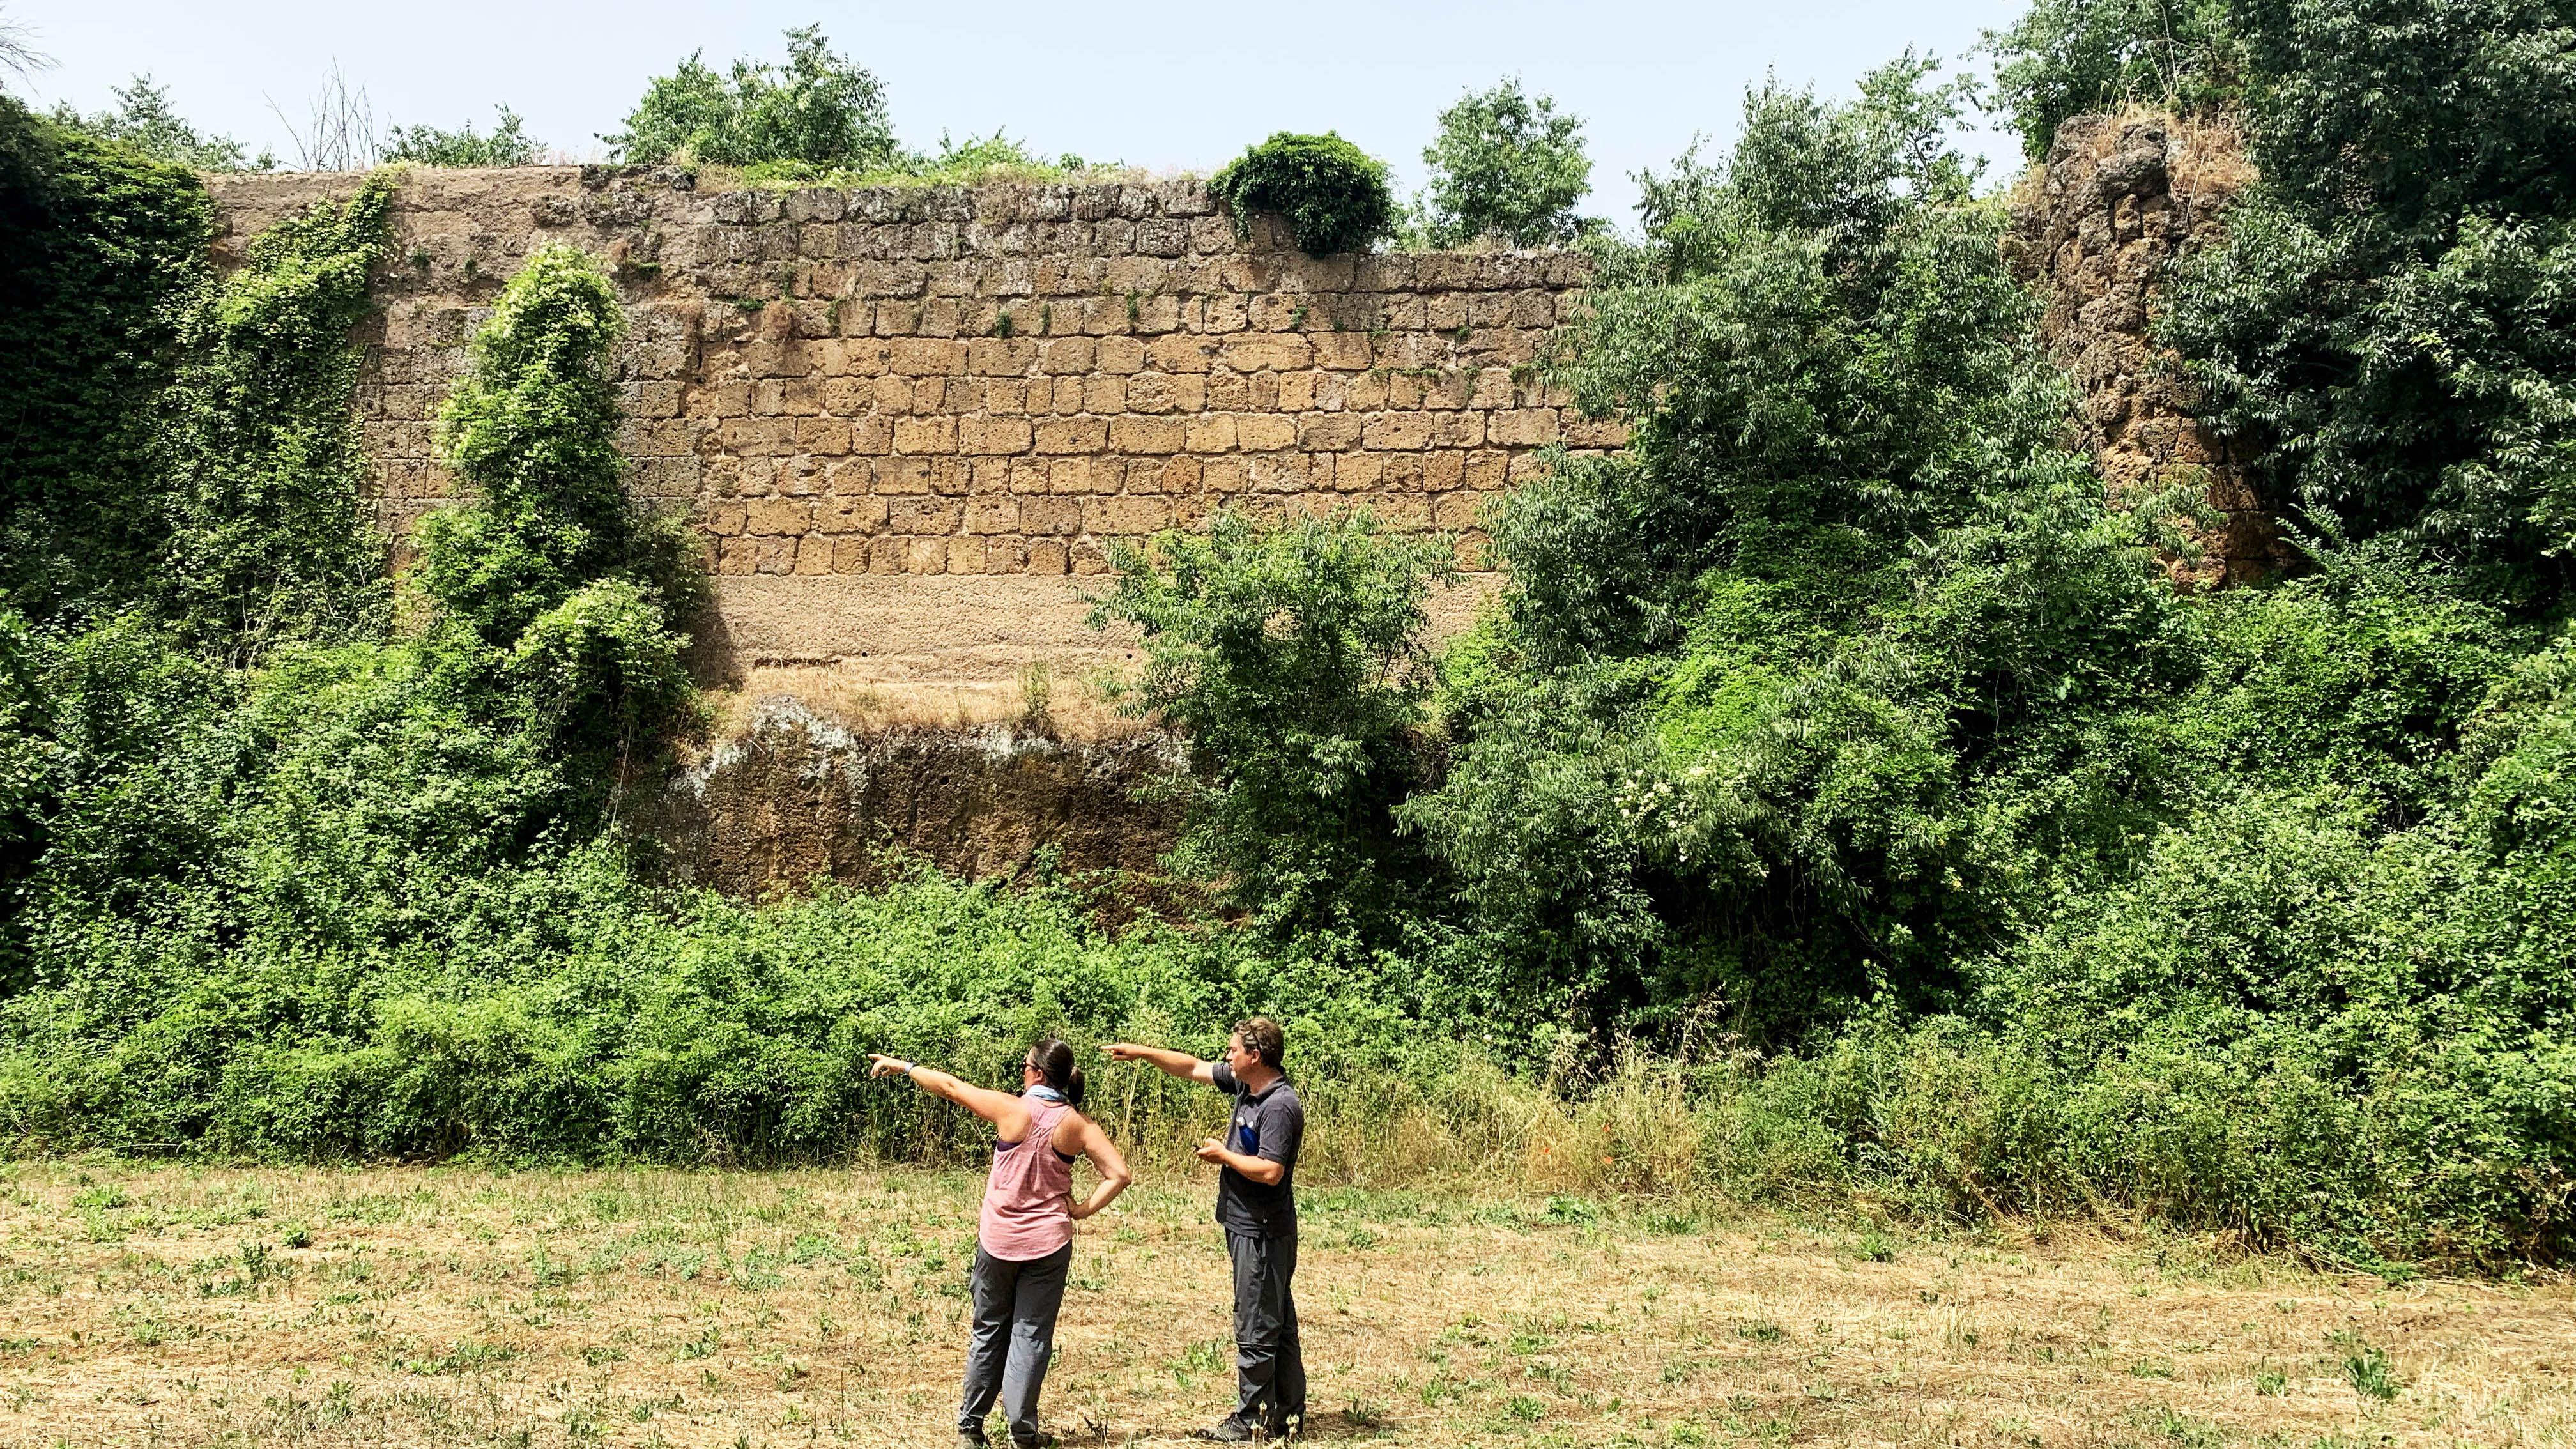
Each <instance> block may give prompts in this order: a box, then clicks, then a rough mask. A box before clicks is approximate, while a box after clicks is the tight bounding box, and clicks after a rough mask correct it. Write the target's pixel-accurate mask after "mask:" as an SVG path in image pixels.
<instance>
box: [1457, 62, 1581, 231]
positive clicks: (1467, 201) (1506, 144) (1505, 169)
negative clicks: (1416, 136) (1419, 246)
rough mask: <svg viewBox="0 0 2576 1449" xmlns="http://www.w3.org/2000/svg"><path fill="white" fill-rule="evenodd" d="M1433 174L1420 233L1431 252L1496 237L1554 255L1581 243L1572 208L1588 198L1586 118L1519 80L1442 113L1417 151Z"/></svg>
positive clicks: (1578, 223)
mask: <svg viewBox="0 0 2576 1449" xmlns="http://www.w3.org/2000/svg"><path fill="white" fill-rule="evenodd" d="M1422 161H1423V164H1424V165H1425V166H1427V167H1429V168H1430V180H1429V181H1428V183H1427V184H1426V185H1425V186H1424V187H1423V194H1422V198H1421V201H1420V203H1419V205H1420V208H1421V216H1420V219H1419V222H1418V223H1417V225H1418V226H1419V228H1420V231H1421V239H1422V241H1423V242H1424V243H1426V244H1428V245H1431V246H1456V245H1458V244H1459V243H1461V242H1467V241H1473V240H1475V239H1476V238H1478V237H1485V236H1490V237H1495V238H1498V239H1500V240H1501V241H1502V242H1503V243H1504V244H1506V245H1508V246H1516V247H1538V246H1560V245H1563V244H1564V243H1567V242H1570V241H1572V240H1574V239H1575V238H1576V237H1577V236H1580V235H1582V233H1583V231H1584V223H1583V220H1582V218H1580V217H1578V216H1577V215H1575V211H1574V208H1575V206H1576V204H1577V203H1579V202H1581V201H1582V200H1583V198H1584V196H1585V195H1586V194H1587V193H1589V192H1590V191H1591V190H1592V158H1591V157H1589V156H1586V155H1585V154H1584V153H1583V118H1582V117H1580V116H1573V115H1567V114H1564V113H1562V112H1560V111H1558V110H1557V109H1556V101H1555V99H1554V98H1553V97H1550V96H1545V95H1539V96H1533V95H1530V94H1528V93H1527V92H1525V91H1523V90H1522V89H1521V83H1520V81H1519V80H1518V79H1512V80H1506V81H1504V82H1503V83H1502V84H1500V85H1498V86H1495V87H1494V88H1493V89H1491V90H1486V91H1478V92H1474V93H1472V94H1470V95H1467V96H1465V97H1462V98H1461V99H1460V100H1459V101H1458V103H1457V104H1456V105H1453V106H1451V107H1450V108H1449V109H1447V110H1445V111H1442V112H1441V113H1440V135H1439V137H1438V139H1436V140H1434V141H1433V142H1432V143H1431V144H1430V145H1429V146H1427V147H1425V148H1424V149H1423V152H1422Z"/></svg>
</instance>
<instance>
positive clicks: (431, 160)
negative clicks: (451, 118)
mask: <svg viewBox="0 0 2576 1449" xmlns="http://www.w3.org/2000/svg"><path fill="white" fill-rule="evenodd" d="M492 109H494V110H495V111H498V112H500V116H499V118H498V119H497V120H495V121H494V122H493V124H492V132H491V134H490V135H488V136H487V135H484V134H483V133H481V132H479V131H476V130H475V129H474V123H473V122H471V121H468V122H466V123H465V124H464V125H462V126H459V127H457V128H456V129H455V130H453V131H445V130H441V129H439V128H438V127H436V126H396V127H394V130H393V135H392V136H391V137H390V138H389V142H390V144H388V145H387V146H386V148H385V159H386V160H387V161H409V162H411V163H413V164H414V165H419V166H533V165H535V164H536V161H537V150H538V148H537V138H536V137H534V136H531V135H529V134H528V132H527V123H526V121H525V120H524V118H522V117H521V116H520V115H519V113H518V112H516V111H514V110H511V109H510V108H509V107H508V106H494V107H493V108H492Z"/></svg>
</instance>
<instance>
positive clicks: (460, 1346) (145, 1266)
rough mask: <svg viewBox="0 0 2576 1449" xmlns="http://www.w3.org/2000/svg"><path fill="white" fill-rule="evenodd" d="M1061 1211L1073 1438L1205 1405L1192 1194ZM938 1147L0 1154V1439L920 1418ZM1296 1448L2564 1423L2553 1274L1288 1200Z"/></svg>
mask: <svg viewBox="0 0 2576 1449" xmlns="http://www.w3.org/2000/svg"><path fill="white" fill-rule="evenodd" d="M1158 1176H1161V1177H1162V1178H1163V1180H1164V1182H1166V1183H1167V1184H1168V1185H1166V1186H1160V1187H1152V1188H1140V1189H1139V1190H1138V1191H1136V1192H1135V1193H1132V1194H1130V1195H1129V1197H1128V1198H1127V1199H1126V1200H1125V1201H1124V1202H1123V1203H1121V1204H1120V1205H1119V1206H1118V1207H1116V1208H1114V1209H1112V1210H1111V1211H1110V1212H1109V1213H1108V1214H1105V1215H1104V1216H1103V1217H1102V1218H1101V1219H1098V1220H1095V1222H1094V1223H1092V1224H1089V1225H1086V1231H1085V1233H1084V1235H1083V1237H1082V1238H1081V1240H1080V1242H1079V1243H1078V1245H1077V1247H1076V1250H1075V1251H1076V1257H1075V1276H1074V1282H1075V1287H1074V1289H1073V1290H1072V1291H1071V1293H1070V1294H1069V1295H1068V1297H1067V1300H1066V1305H1065V1314H1064V1325H1063V1329H1062V1333H1061V1337H1060V1340H1059V1342H1060V1356H1059V1359H1058V1362H1057V1365H1056V1368H1055V1371H1054V1374H1053V1377H1052V1378H1051V1380H1050V1381H1049V1384H1048V1389H1047V1403H1048V1407H1049V1411H1050V1418H1051V1422H1052V1425H1053V1427H1054V1428H1055V1430H1056V1431H1057V1432H1058V1433H1060V1434H1062V1435H1063V1436H1064V1437H1065V1439H1066V1440H1067V1441H1068V1442H1069V1443H1104V1444H1129V1443H1151V1442H1157V1441H1163V1440H1171V1439H1177V1438H1178V1437H1179V1436H1181V1435H1182V1434H1184V1433H1186V1431H1187V1430H1189V1429H1190V1428H1192V1427H1195V1426H1198V1425H1201V1424H1205V1423H1208V1422H1211V1421H1212V1420H1214V1419H1215V1418H1216V1417H1217V1416H1218V1415H1219V1414H1220V1413H1221V1412H1222V1410H1223V1409H1224V1408H1225V1407H1226V1405H1227V1403H1228V1402H1229V1399H1228V1395H1229V1390H1230V1370H1229V1362H1230V1360H1229V1348H1228V1345H1227V1343H1226V1342H1225V1340H1224V1334H1225V1331H1226V1317H1225V1306H1224V1293H1225V1283H1226V1278H1225V1271H1224V1257H1223V1253H1222V1250H1221V1247H1220V1245H1219V1242H1218V1239H1217V1234H1216V1230H1215V1228H1214V1227H1213V1225H1211V1224H1210V1223H1209V1221H1208V1220H1207V1204H1208V1197H1209V1190H1208V1187H1207V1185H1206V1184H1203V1183H1174V1182H1171V1180H1170V1178H1169V1177H1168V1175H1161V1174H1158ZM976 1186H977V1184H976V1183H975V1182H974V1181H973V1180H972V1179H971V1178H969V1177H968V1176H966V1175H964V1174H960V1173H933V1172H923V1171H907V1170H882V1171H859V1172H824V1171H813V1172H774V1173H741V1172H659V1171H650V1172H648V1171H638V1172H587V1173H502V1172H490V1171H480V1170H472V1169H462V1168H445V1169H426V1170H421V1169H398V1168H379V1169H365V1170H347V1171H333V1170H322V1169H316V1170H306V1171H295V1170H231V1169H195V1168H170V1167H152V1166H137V1165H124V1164H113V1163H105V1164H102V1163H86V1164H84V1163H73V1162H44V1163H22V1164H17V1165H15V1166H10V1167H0V1443H6V1444H10V1445H55V1444H75V1445H92V1444H132V1445H146V1444H172V1445H176V1444H216V1443H244V1444H250V1443H260V1444H269V1443H274V1444H300V1445H338V1444H392V1445H409V1444H440V1445H444V1444H508V1445H559V1444H622V1445H684V1444H686V1445H733V1446H751V1445H774V1446H784V1445H793V1444H835V1445H838V1444H861V1445H945V1444H947V1443H950V1442H951V1429H950V1425H951V1423H952V1417H951V1416H952V1414H953V1413H954V1394H955V1384H956V1377H957V1371H958V1366H959V1355H960V1346H961V1344H962V1342H963V1331H962V1327H961V1318H962V1314H963V1310H964V1306H965V1305H964V1301H963V1297H962V1293H963V1289H964V1285H965V1276H966V1256H967V1254H968V1251H969V1248H970V1245H971V1242H972V1235H973V1206H974V1201H975V1198H974V1192H975V1189H976ZM1305 1203H1306V1215H1305V1222H1306V1238H1305V1248H1304V1256H1303V1263H1302V1266H1301V1269H1300V1273H1299V1281H1298V1288H1299V1299H1300V1303H1301V1306H1302V1309H1303V1316H1304V1320H1305V1335H1306V1353H1307V1358H1308V1363H1309V1366H1310V1372H1311V1374H1312V1378H1313V1383H1314V1390H1313V1409H1314V1411H1315V1420H1316V1422H1315V1424H1314V1428H1313V1435H1314V1437H1315V1438H1316V1439H1318V1440H1319V1441H1358V1442H1384V1443H1402V1444H1408V1445H1434V1446H1437V1445H1463V1444H1479V1445H1482V1444H1495V1443H1503V1444H1518V1445H1527V1446H1532V1449H1537V1446H1546V1445H1595V1444H1598V1445H1656V1446H1662V1445H1732V1444H1745V1445H1786V1444H1965V1445H1995V1446H2005V1445H2028V1446H2055V1445H2113V1444H2126V1445H2141V1446H2156V1445H2176V1446H2215V1445H2222V1444H2247V1445H2283V1446H2299V1449H2309V1446H2337V1449H2340V1446H2353V1449H2363V1446H2373V1449H2375V1446H2381V1445H2417V1444H2428V1445H2429V1444H2443V1445H2449V1444H2517V1445H2518V1444H2565V1443H2576V1387H2571V1385H2576V1290H2571V1288H2570V1286H2568V1285H2566V1284H2563V1283H2559V1282H2555V1281H2548V1282H2533V1283H2496V1282H2452V1281H2419V1282H2412V1283H2406V1284H2402V1285H2390V1284H2387V1283H2384V1282H2382V1281H2380V1280H2378V1279H2374V1278H2364V1277H2354V1276H2344V1275H2320V1274H2317V1273H2313V1272H2310V1271H2307V1270H2304V1269H2302V1268H2299V1267H2297V1266H2295V1265H2294V1264H2291V1263H2289V1262H2286V1261H2283V1260H2280V1259H2276V1258H2262V1257H2254V1258H2242V1257H2238V1258H2230V1257H2228V1256H2226V1255H2225V1254H2223V1253H2221V1252H2219V1251H2217V1250H2216V1249H2214V1248H2213V1246H2212V1245H2210V1244H2208V1243H2206V1242H2202V1241H2197V1240H2192V1239H2186V1238H2174V1237H2161V1236H2140V1235H2130V1234H2112V1233H2108V1232H2105V1231H2102V1230H2097V1229H2086V1230H2082V1231H2070V1230H2064V1229H2061V1230H2059V1231H2057V1232H2055V1233H2053V1234H2048V1235H2044V1236H2039V1237H2034V1236H2032V1235H2030V1234H2026V1233H2024V1234H2015V1233H2003V1234H1993V1235H1982V1236H1979V1237H1976V1238H1952V1239H1943V1240H1924V1239H1914V1238H1904V1237H1897V1238H1889V1237H1883V1236H1881V1235H1879V1234H1877V1233H1873V1232H1868V1231H1864V1230H1861V1229H1857V1228H1849V1227H1837V1226H1832V1225H1816V1224H1805V1223H1800V1222H1797V1221H1793V1220H1791V1219H1787V1218H1780V1217H1771V1216H1763V1215H1748V1214H1744V1213H1740V1212H1732V1213H1701V1214H1693V1213H1685V1212H1679V1211H1674V1210H1670V1209H1664V1208H1654V1207H1638V1206H1629V1207H1611V1208H1595V1207H1594V1206H1593V1205H1591V1204H1589V1203H1586V1202H1583V1201H1580V1200H1573V1199H1556V1200H1553V1202H1551V1201H1550V1200H1548V1199H1544V1198H1535V1199H1528V1200H1484V1201H1478V1200H1473V1199H1468V1198H1464V1197H1448V1196H1443V1195H1441V1194H1438V1193H1431V1194H1410V1193H1401V1194H1400V1193H1368V1194H1362V1193H1335V1192H1330V1191H1309V1192H1308V1193H1306V1194H1305Z"/></svg>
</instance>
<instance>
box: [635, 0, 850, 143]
mask: <svg viewBox="0 0 2576 1449" xmlns="http://www.w3.org/2000/svg"><path fill="white" fill-rule="evenodd" d="M601 139H602V140H605V141H606V142H608V144H609V146H610V148H611V149H612V151H613V152H614V153H615V154H616V156H617V157H618V158H619V159H620V160H624V161H643V162H654V163H660V162H672V161H696V162H709V163H713V164H715V165H719V166H754V165H758V164H760V163H761V162H764V161H794V162H802V163H804V164H806V165H809V166H817V167H823V168H826V169H844V168H845V169H854V170H864V169H866V168H868V167H871V166H876V165H881V164H883V163H884V162H886V161H888V160H890V159H892V158H893V156H894V154H895V140H894V131H893V128H892V125H891V124H890V122H889V121H888V120H887V117H886V102H885V88H884V87H883V86H882V85H881V84H879V83H878V81H877V78H876V77H875V76H874V75H872V74H870V73H869V72H868V71H867V70H866V69H865V68H864V67H861V66H859V65H857V64H855V63H853V62H852V61H850V60H849V59H848V58H847V57H845V56H840V55H835V54H833V52H832V48H831V43H830V42H829V41H827V40H825V39H824V38H823V31H822V28H821V27H819V26H812V25H809V26H805V27H803V28H801V29H796V30H790V31H788V32H787V63H786V64H785V65H775V64H772V63H769V62H766V61H755V60H751V59H749V58H747V57H746V58H744V59H741V60H737V61H735V62H734V63H733V65H732V67H731V68H730V69H729V70H728V71H726V72H724V73H719V72H717V71H716V70H714V69H713V68H711V67H709V66H708V65H707V64H706V63H705V62H704V61H702V60H700V59H699V57H698V56H697V55H694V54H693V55H691V56H690V57H689V58H688V59H687V60H684V61H682V62H681V63H680V68H679V69H678V70H676V71H674V72H672V73H671V74H669V75H666V76H656V77H654V78H653V81H652V84H651V85H649V86H648V87H646V89H645V92H644V98H643V99H642V100H641V101H638V102H637V103H636V105H635V109H634V110H633V111H632V112H630V113H628V115H627V117H626V129H625V130H624V131H622V132H619V133H618V134H616V135H614V136H604V137H602V138H601Z"/></svg>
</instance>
